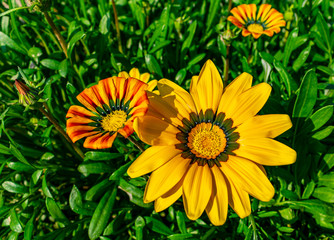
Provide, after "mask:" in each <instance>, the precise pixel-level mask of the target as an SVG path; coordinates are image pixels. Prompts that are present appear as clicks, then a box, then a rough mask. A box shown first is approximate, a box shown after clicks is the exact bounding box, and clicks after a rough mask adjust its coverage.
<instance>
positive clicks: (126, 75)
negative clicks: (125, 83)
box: [118, 71, 130, 79]
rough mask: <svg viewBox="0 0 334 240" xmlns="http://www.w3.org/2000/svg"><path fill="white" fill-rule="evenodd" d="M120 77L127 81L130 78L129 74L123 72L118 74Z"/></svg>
mask: <svg viewBox="0 0 334 240" xmlns="http://www.w3.org/2000/svg"><path fill="white" fill-rule="evenodd" d="M118 77H123V78H125V79H127V78H128V77H130V76H129V74H128V73H127V72H125V71H123V72H120V73H118Z"/></svg>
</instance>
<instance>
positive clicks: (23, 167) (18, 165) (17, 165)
mask: <svg viewBox="0 0 334 240" xmlns="http://www.w3.org/2000/svg"><path fill="white" fill-rule="evenodd" d="M7 166H8V167H9V168H10V169H13V170H16V171H19V172H32V171H34V170H35V168H33V167H31V166H29V165H27V164H24V163H22V162H9V163H7Z"/></svg>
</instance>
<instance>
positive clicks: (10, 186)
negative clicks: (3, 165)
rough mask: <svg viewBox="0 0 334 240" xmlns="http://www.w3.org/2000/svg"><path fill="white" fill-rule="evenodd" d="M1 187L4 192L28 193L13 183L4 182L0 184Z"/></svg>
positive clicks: (25, 188) (22, 187)
mask: <svg viewBox="0 0 334 240" xmlns="http://www.w3.org/2000/svg"><path fill="white" fill-rule="evenodd" d="M2 187H3V188H4V189H5V190H6V191H8V192H11V193H28V192H29V190H28V188H27V187H25V186H22V185H20V184H18V183H15V182H11V181H4V182H3V183H2Z"/></svg>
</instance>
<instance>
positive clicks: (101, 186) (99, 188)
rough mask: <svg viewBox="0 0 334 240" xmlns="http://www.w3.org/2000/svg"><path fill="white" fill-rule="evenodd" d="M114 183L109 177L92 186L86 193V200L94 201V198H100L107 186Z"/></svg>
mask: <svg viewBox="0 0 334 240" xmlns="http://www.w3.org/2000/svg"><path fill="white" fill-rule="evenodd" d="M112 184H113V182H112V181H109V180H108V179H104V180H103V181H101V182H100V183H98V184H96V185H94V186H93V187H91V188H90V189H89V190H88V191H87V192H86V195H85V200H86V201H93V200H94V199H96V198H98V197H99V196H100V195H101V194H102V193H104V192H105V191H106V189H107V188H109V187H110V186H111V185H112Z"/></svg>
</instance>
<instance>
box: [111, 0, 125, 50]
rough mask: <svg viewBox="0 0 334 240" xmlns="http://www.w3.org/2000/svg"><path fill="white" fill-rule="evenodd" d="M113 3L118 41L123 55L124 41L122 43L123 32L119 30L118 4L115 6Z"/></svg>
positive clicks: (113, 2)
mask: <svg viewBox="0 0 334 240" xmlns="http://www.w3.org/2000/svg"><path fill="white" fill-rule="evenodd" d="M111 3H112V8H113V11H114V19H115V27H116V35H117V41H118V50H119V51H120V53H123V48H122V41H121V32H120V30H119V25H118V16H117V9H116V4H115V1H114V0H112V1H111Z"/></svg>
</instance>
